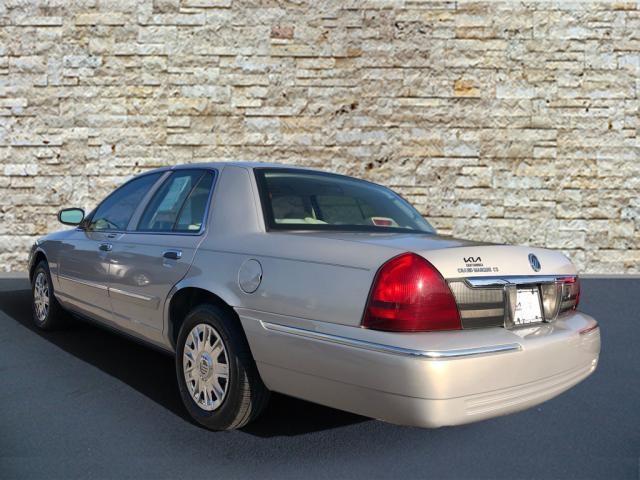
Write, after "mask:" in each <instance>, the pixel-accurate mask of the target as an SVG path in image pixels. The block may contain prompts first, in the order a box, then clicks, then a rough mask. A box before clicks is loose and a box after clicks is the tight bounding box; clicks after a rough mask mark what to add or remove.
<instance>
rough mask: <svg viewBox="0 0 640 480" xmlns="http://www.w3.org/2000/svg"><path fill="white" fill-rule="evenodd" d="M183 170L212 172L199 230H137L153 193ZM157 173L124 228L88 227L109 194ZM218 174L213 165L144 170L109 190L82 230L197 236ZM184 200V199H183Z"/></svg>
mask: <svg viewBox="0 0 640 480" xmlns="http://www.w3.org/2000/svg"><path fill="white" fill-rule="evenodd" d="M183 170H197V171H202V172H203V173H204V172H207V171H208V172H211V173H212V174H213V179H212V180H211V188H210V189H209V196H208V197H207V205H206V206H205V210H204V218H203V221H202V225H201V226H200V230H198V231H197V232H196V231H193V232H180V231H176V232H173V231H171V232H153V231H138V230H136V228H137V226H138V223H139V222H140V219H141V218H142V214H143V213H144V211H145V209H146V208H147V205H148V204H149V202H150V201H151V199H152V198H153V196H154V195H155V193H156V192H157V191H158V190H159V189H160V188H161V187H162V185H164V183H165V182H166V181H168V180H169V178H171V176H172V175H173V173H174V172H180V171H183ZM157 173H161V174H162V175H160V177H159V178H158V180H157V181H156V182H155V183H154V184H153V186H152V187H151V188H150V189H149V191H148V192H147V193H146V194H145V196H144V197H143V198H142V201H141V202H140V205H139V206H138V208H137V209H136V210H135V211H134V212H133V215H132V216H131V219H130V220H129V223H128V224H127V227H126V229H125V230H91V229H89V228H88V225H89V223H90V222H91V218H92V217H93V215H94V213H95V212H96V211H97V210H98V208H100V205H102V203H103V202H105V201H106V200H107V199H108V198H109V197H110V196H111V195H113V194H114V193H116V192H117V191H118V190H120V189H121V188H122V187H124V186H126V185H127V184H128V183H130V182H133V181H134V180H137V179H138V178H142V177H144V176H147V175H153V174H157ZM218 176H219V171H218V169H217V168H213V167H193V168H189V167H188V166H186V165H185V167H182V168H171V169H167V170H155V171H151V172H145V173H142V174H140V175H136V176H135V177H133V178H131V179H129V180H127V181H126V182H125V183H123V184H122V185H120V186H119V187H118V188H116V189H115V190H114V191H113V192H111V193H110V194H109V195H107V196H106V197H105V198H104V199H103V200H102V201H101V202H100V203H99V204H98V206H96V207H95V208H94V209H93V211H92V212H91V213H90V214H89V215H88V216H87V218H85V220H84V221H85V222H87V223H86V226H84V228H83V229H84V230H86V231H89V232H94V233H126V234H130V235H186V236H199V235H202V234H204V233H205V231H206V229H207V223H208V220H209V213H210V209H211V200H212V198H213V192H214V191H215V188H216V183H217V180H218ZM201 179H202V177H200V179H199V180H201ZM185 200H186V199H185Z"/></svg>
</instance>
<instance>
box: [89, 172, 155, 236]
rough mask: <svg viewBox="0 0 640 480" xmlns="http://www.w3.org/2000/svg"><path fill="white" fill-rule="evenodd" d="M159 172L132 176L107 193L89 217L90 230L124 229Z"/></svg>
mask: <svg viewBox="0 0 640 480" xmlns="http://www.w3.org/2000/svg"><path fill="white" fill-rule="evenodd" d="M161 175H162V173H161V172H158V173H152V174H149V175H143V176H142V177H138V178H134V179H133V180H131V181H130V182H128V183H125V184H124V185H123V186H122V187H120V188H119V189H117V190H116V191H115V192H113V193H112V194H111V195H109V196H108V197H107V198H106V199H105V200H104V201H103V202H102V203H101V204H100V206H99V207H98V209H97V210H96V213H94V214H93V216H92V217H91V221H90V224H89V229H90V230H97V231H105V230H126V228H127V225H128V224H129V220H131V217H132V216H133V213H134V212H135V211H136V209H137V208H138V206H139V205H140V202H141V201H142V199H143V198H144V196H145V195H146V194H147V192H148V191H149V190H150V189H151V187H152V186H153V185H154V184H155V183H156V182H157V181H158V179H159V178H160V176H161Z"/></svg>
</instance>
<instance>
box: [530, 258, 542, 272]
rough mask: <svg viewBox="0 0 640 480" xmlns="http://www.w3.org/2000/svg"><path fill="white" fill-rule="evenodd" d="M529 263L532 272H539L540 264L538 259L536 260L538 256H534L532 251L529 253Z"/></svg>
mask: <svg viewBox="0 0 640 480" xmlns="http://www.w3.org/2000/svg"><path fill="white" fill-rule="evenodd" d="M529 265H531V268H533V271H534V272H539V271H540V268H542V267H541V266H540V260H538V257H536V256H535V255H534V254H533V253H530V254H529Z"/></svg>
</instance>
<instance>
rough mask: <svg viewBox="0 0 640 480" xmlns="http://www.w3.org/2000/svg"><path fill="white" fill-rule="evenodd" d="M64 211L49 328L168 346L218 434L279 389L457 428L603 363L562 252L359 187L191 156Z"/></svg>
mask: <svg viewBox="0 0 640 480" xmlns="http://www.w3.org/2000/svg"><path fill="white" fill-rule="evenodd" d="M58 218H59V220H60V221H61V222H62V223H64V224H67V225H71V226H73V228H71V229H67V230H64V231H60V232H57V233H52V234H50V235H47V236H46V237H43V238H41V239H39V240H38V241H37V242H36V243H35V244H34V245H33V247H32V249H31V253H30V256H29V273H30V278H31V282H32V291H33V316H34V321H35V323H36V325H37V326H38V327H40V328H43V329H53V328H57V327H60V326H63V325H65V324H67V323H68V321H69V319H70V318H71V317H77V318H82V319H86V320H89V321H93V322H96V323H98V324H100V325H103V326H106V327H110V328H112V329H114V330H116V331H118V332H121V333H124V334H126V335H129V336H131V337H132V338H134V339H137V340H140V341H143V342H146V343H147V344H149V345H152V346H155V347H157V348H159V349H162V350H165V351H166V352H168V353H170V354H171V355H174V356H175V366H176V374H177V377H178V385H179V389H180V394H181V397H182V400H183V401H184V405H185V407H186V409H187V410H188V412H189V413H190V414H191V416H192V417H193V418H194V419H195V420H196V421H197V422H199V423H200V424H202V425H204V426H205V427H207V428H210V429H213V430H227V429H233V428H239V427H242V426H243V425H245V424H247V423H248V422H250V421H251V420H252V419H254V418H256V417H257V416H258V415H259V414H260V412H261V411H262V410H263V408H264V406H265V405H266V403H267V401H268V398H269V392H270V391H276V392H281V393H284V394H287V395H292V396H295V397H299V398H302V399H306V400H310V401H313V402H317V403H320V404H324V405H328V406H331V407H334V408H339V409H343V410H347V411H350V412H355V413H358V414H361V415H366V416H369V417H374V418H378V419H381V420H385V421H388V422H393V423H398V424H404V425H414V426H421V427H438V426H443V425H458V424H463V423H468V422H473V421H477V420H481V419H486V418H490V417H494V416H497V415H504V414H507V413H510V412H515V411H518V410H522V409H525V408H528V407H531V406H533V405H536V404H539V403H541V402H543V401H545V400H548V399H550V398H552V397H554V396H556V395H558V394H560V393H561V392H563V391H565V390H567V389H568V388H570V387H572V386H573V385H575V384H577V383H578V382H580V381H581V380H583V379H584V378H586V377H587V376H588V375H589V374H591V373H592V372H593V371H594V370H595V368H596V365H597V362H598V356H599V352H600V332H599V328H598V323H597V322H596V321H595V320H594V319H593V318H591V317H589V316H588V315H585V314H584V313H581V312H579V311H578V310H577V308H578V301H579V297H580V281H579V279H578V276H577V272H576V269H575V267H574V266H573V264H572V263H571V261H570V260H569V259H568V258H566V257H565V256H564V255H562V254H561V253H558V252H554V251H549V250H545V249H540V248H530V247H518V246H507V245H492V244H486V243H476V242H471V241H465V240H459V239H454V238H450V237H444V236H440V235H438V234H437V233H436V231H435V229H434V228H433V227H432V226H431V225H430V224H429V223H428V222H427V221H426V220H425V219H423V218H422V216H421V215H420V214H419V213H418V212H417V211H416V210H415V209H414V208H413V207H412V206H411V205H410V204H408V203H407V202H406V201H405V200H404V199H402V198H401V197H400V196H399V195H397V194H396V193H394V192H392V191H391V190H389V189H387V188H385V187H382V186H380V185H376V184H373V183H369V182H366V181H363V180H357V179H354V178H350V177H346V176H342V175H335V174H330V173H325V172H319V171H314V170H308V169H301V168H291V167H284V166H280V165H270V164H258V163H224V164H216V163H208V164H197V165H196V164H192V165H183V166H175V167H171V168H162V169H158V170H153V171H150V172H146V173H144V174H142V175H139V176H137V177H135V178H133V179H131V180H130V181H128V182H126V183H125V184H124V185H122V186H121V187H120V188H118V189H117V190H115V191H114V192H113V193H111V194H110V195H109V196H108V197H107V198H105V199H104V200H103V201H102V202H100V204H99V205H98V207H97V208H95V209H94V210H93V211H92V212H90V213H88V214H86V215H85V212H84V211H83V210H82V209H80V208H67V209H64V210H62V211H60V212H59V214H58ZM114 355H117V352H114ZM132 368H135V366H133V365H132Z"/></svg>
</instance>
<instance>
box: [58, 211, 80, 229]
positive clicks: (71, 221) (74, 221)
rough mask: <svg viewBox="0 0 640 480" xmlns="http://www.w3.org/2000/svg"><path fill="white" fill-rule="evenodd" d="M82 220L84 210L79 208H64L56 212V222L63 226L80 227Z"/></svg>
mask: <svg viewBox="0 0 640 480" xmlns="http://www.w3.org/2000/svg"><path fill="white" fill-rule="evenodd" d="M82 220H84V210H83V209H81V208H64V209H62V210H60V211H59V212H58V221H59V222H60V223H64V224H65V225H73V226H76V225H80V224H81V223H82Z"/></svg>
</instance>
